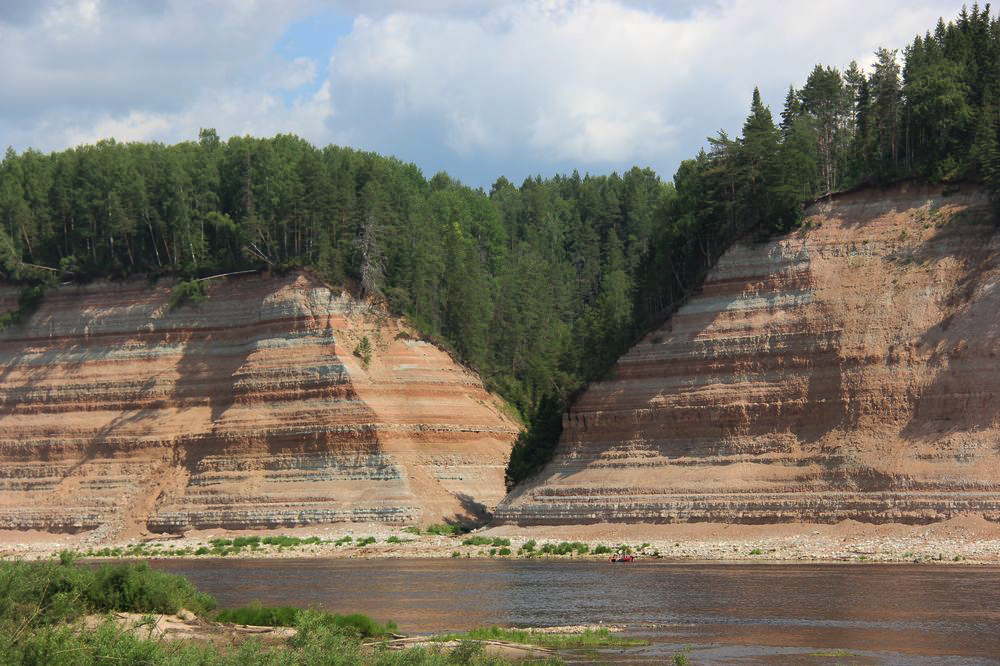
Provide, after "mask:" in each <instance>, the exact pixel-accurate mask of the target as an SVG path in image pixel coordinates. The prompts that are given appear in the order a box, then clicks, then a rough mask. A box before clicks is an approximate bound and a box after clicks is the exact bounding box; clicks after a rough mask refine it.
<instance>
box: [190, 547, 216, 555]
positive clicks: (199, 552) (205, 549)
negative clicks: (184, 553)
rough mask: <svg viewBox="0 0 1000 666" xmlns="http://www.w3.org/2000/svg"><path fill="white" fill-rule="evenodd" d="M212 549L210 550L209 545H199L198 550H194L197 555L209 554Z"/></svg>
mask: <svg viewBox="0 0 1000 666" xmlns="http://www.w3.org/2000/svg"><path fill="white" fill-rule="evenodd" d="M211 552H212V551H211V550H209V548H208V546H198V548H197V550H195V551H194V554H195V555H208V554H209V553H211Z"/></svg>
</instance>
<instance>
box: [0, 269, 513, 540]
mask: <svg viewBox="0 0 1000 666" xmlns="http://www.w3.org/2000/svg"><path fill="white" fill-rule="evenodd" d="M208 284H209V285H210V286H209V288H208V299H207V301H206V302H204V303H202V304H200V305H194V306H184V307H181V308H178V309H176V310H174V311H171V310H169V308H168V306H167V303H168V300H169V296H170V292H171V286H172V284H170V283H163V284H159V285H157V286H155V287H149V286H147V285H146V284H145V283H144V282H142V281H130V282H125V283H108V282H102V283H94V284H91V285H88V286H82V287H76V286H63V287H60V288H58V289H57V290H54V291H50V292H49V293H48V294H47V295H46V297H45V300H44V302H43V304H42V305H41V307H40V309H39V310H38V311H37V312H35V313H34V314H33V315H32V316H31V317H30V319H29V320H27V321H26V322H25V323H23V324H20V325H17V326H14V327H11V328H10V329H8V330H7V331H6V332H4V333H3V334H2V335H0V529H17V530H29V529H30V530H47V531H69V532H78V531H84V530H97V532H96V533H95V534H96V535H98V536H100V535H104V536H108V537H111V536H126V535H127V534H129V533H135V532H141V531H145V530H149V531H153V532H180V531H184V530H187V529H190V528H208V527H225V528H234V529H240V528H251V529H253V528H272V527H278V526H300V525H307V524H317V523H330V522H337V521H362V520H374V521H391V522H431V521H437V520H442V519H451V518H455V519H457V518H461V517H467V516H471V515H474V514H476V513H477V512H482V511H483V510H485V509H486V508H491V507H492V506H493V505H495V504H496V502H497V501H499V499H500V498H501V497H502V495H503V491H504V488H503V470H504V465H505V463H506V460H507V456H508V454H509V451H510V446H511V443H512V441H513V438H514V437H515V436H516V432H517V428H516V424H514V423H512V422H511V421H510V420H509V419H508V418H507V417H505V416H504V415H503V412H502V409H501V406H500V405H499V404H498V403H497V402H496V401H495V400H494V398H493V397H492V396H491V395H489V394H488V393H487V392H486V391H485V390H484V389H483V386H482V383H481V382H480V381H479V379H478V378H477V377H476V376H475V375H473V374H472V373H470V372H468V371H467V370H465V369H463V368H462V367H460V366H458V365H457V364H456V363H454V362H453V361H452V359H451V358H450V357H449V356H448V355H447V354H446V353H445V352H443V351H441V350H440V349H438V348H436V347H434V346H433V345H431V344H428V343H426V342H423V341H421V340H419V339H416V338H415V337H414V336H413V335H412V334H411V332H410V331H409V330H408V329H407V328H406V326H405V325H404V324H403V323H402V322H400V321H399V320H397V319H394V318H392V317H389V316H387V315H386V314H385V313H383V312H381V311H379V310H378V309H376V308H373V307H370V306H368V305H366V304H363V303H361V302H359V301H357V300H355V299H353V298H352V297H350V296H349V295H346V294H341V293H339V292H336V293H335V292H333V291H331V290H330V289H328V288H327V287H325V286H324V285H323V284H321V283H320V282H318V281H317V280H315V279H313V278H310V277H308V276H305V275H298V276H293V277H288V278H280V279H279V278H271V277H257V276H254V277H242V278H231V279H229V280H214V281H211V282H210V283H208ZM16 295H17V290H15V289H11V288H6V289H2V290H0V309H9V308H11V307H13V306H14V304H15V302H16ZM363 336H367V337H368V338H369V340H370V342H371V345H372V347H373V354H372V358H371V363H370V364H369V365H368V366H366V365H365V364H364V363H363V362H362V360H361V359H359V358H357V357H355V356H354V355H353V354H352V352H353V350H354V349H355V348H356V346H357V344H358V342H359V341H360V339H361V338H362V337H363Z"/></svg>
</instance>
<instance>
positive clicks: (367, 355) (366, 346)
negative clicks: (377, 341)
mask: <svg viewBox="0 0 1000 666" xmlns="http://www.w3.org/2000/svg"><path fill="white" fill-rule="evenodd" d="M354 355H355V356H357V357H358V358H360V359H361V362H362V363H364V365H365V367H366V368H367V367H368V366H369V365H370V364H371V362H372V343H371V342H370V341H369V340H368V336H367V335H366V336H364V337H362V338H361V342H359V343H358V346H357V347H355V348H354Z"/></svg>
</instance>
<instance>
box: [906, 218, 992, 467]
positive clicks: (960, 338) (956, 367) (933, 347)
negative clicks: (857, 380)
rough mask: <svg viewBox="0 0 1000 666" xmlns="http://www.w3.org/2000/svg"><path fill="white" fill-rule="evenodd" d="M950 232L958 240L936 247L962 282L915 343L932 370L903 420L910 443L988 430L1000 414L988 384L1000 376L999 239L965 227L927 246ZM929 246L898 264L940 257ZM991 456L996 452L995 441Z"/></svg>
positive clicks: (988, 230) (983, 228)
mask: <svg viewBox="0 0 1000 666" xmlns="http://www.w3.org/2000/svg"><path fill="white" fill-rule="evenodd" d="M956 234H961V235H962V236H964V238H963V239H962V240H964V241H965V242H952V243H947V242H942V243H939V245H941V246H943V247H944V249H946V250H948V253H947V254H948V255H950V256H951V257H953V258H955V259H958V260H959V261H960V262H961V266H962V268H961V274H960V275H961V276H960V277H959V278H958V280H956V282H955V284H954V286H953V288H952V289H951V291H950V292H949V293H948V294H945V295H944V299H943V306H944V307H943V309H944V311H945V312H946V313H947V314H946V315H945V317H944V318H943V319H942V320H941V321H940V322H938V323H937V324H935V325H934V326H931V327H930V328H928V329H927V330H926V331H925V332H924V334H923V335H921V336H920V337H919V338H918V339H917V340H916V342H915V343H914V345H915V346H916V347H917V349H918V350H919V351H924V353H927V354H928V356H927V359H926V367H927V368H928V369H929V370H934V371H935V372H934V378H933V380H932V381H931V382H930V383H929V384H927V385H925V386H924V388H923V389H921V390H919V392H918V393H917V394H916V395H915V397H914V398H913V402H912V412H911V418H910V421H909V422H908V423H907V424H906V426H905V427H904V428H903V430H902V431H901V433H900V435H901V436H902V437H903V439H905V440H909V441H930V440H935V439H941V438H946V437H948V436H949V435H952V434H955V433H960V432H973V431H976V430H980V429H982V428H984V427H991V426H993V427H995V426H996V423H997V420H998V415H1000V402H998V400H1000V396H998V394H997V392H996V384H995V378H996V377H997V376H998V375H1000V360H998V358H1000V316H998V313H1000V235H998V232H997V229H996V227H995V226H993V225H982V224H980V225H969V224H966V225H964V228H962V227H959V228H957V229H948V228H947V227H945V228H944V229H943V230H940V231H939V233H937V234H935V237H934V238H932V239H931V241H935V240H940V241H948V240H949V238H948V236H954V235H956ZM970 235H971V236H970ZM931 241H928V242H927V243H924V244H923V245H922V246H921V248H919V249H918V250H917V251H915V252H912V253H909V254H908V255H905V256H901V257H900V258H899V259H898V260H899V261H901V262H906V263H916V264H918V265H922V264H924V263H925V262H928V261H932V260H935V259H938V258H940V257H941V256H942V253H941V252H940V251H939V252H934V251H933V250H934V248H933V247H931V246H930V242H931ZM925 350H927V351H925ZM889 351H890V354H889V362H899V360H898V359H897V358H896V357H894V356H893V354H894V353H895V352H896V350H895V349H890V350H889ZM977 379H981V380H983V383H979V382H978V381H977ZM995 450H996V451H998V452H1000V443H997V444H996V445H995Z"/></svg>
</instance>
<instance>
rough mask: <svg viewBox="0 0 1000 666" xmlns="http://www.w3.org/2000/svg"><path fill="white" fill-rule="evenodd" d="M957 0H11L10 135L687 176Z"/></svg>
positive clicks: (41, 143)
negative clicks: (688, 169)
mask: <svg viewBox="0 0 1000 666" xmlns="http://www.w3.org/2000/svg"><path fill="white" fill-rule="evenodd" d="M961 6H962V2H961V0H958V1H945V0H874V1H873V0H813V1H810V2H798V1H795V0H781V1H777V0H706V1H704V2H694V1H691V0H677V1H674V2H668V1H665V0H664V1H662V2H658V1H655V0H647V1H640V0H614V1H612V0H595V1H581V2H571V1H568V0H538V1H524V2H488V1H486V0H466V1H460V0H368V1H363V0H329V1H326V2H323V1H320V0H273V1H265V0H198V1H196V0H189V1H183V0H144V1H143V2H131V1H127V0H0V144H2V145H3V146H12V147H13V148H14V149H15V150H17V151H19V152H20V151H23V150H25V149H27V148H29V147H31V148H34V149H36V150H41V151H45V152H48V151H52V150H62V149H64V148H67V147H70V146H75V145H79V144H82V143H93V142H95V141H98V140H100V139H105V138H110V137H114V138H115V139H117V140H119V141H160V142H164V143H174V142H177V141H184V140H193V139H196V138H197V136H198V131H199V129H200V128H203V127H214V128H215V129H216V130H217V131H218V132H219V135H220V136H222V137H223V138H227V137H229V136H233V135H244V134H251V135H254V136H272V135H274V134H277V133H293V134H297V135H299V136H302V137H304V138H305V139H307V140H309V141H311V142H312V143H313V144H315V145H317V146H323V145H326V144H330V143H335V144H339V145H348V146H351V147H354V148H357V149H361V150H371V151H376V152H378V153H382V154H384V155H394V156H396V157H398V158H400V159H402V160H404V161H407V162H414V163H416V164H417V166H418V167H420V169H421V170H422V171H423V173H424V175H425V176H427V177H430V176H432V175H433V174H435V173H437V172H439V171H447V172H448V173H449V174H450V175H451V176H453V177H455V178H457V179H459V180H461V181H462V182H464V183H466V184H468V185H472V186H473V187H484V188H486V189H488V188H489V186H490V184H491V183H493V182H494V181H495V180H496V179H497V178H498V177H499V176H506V177H507V178H508V179H510V180H511V181H513V182H515V183H520V182H521V181H522V180H523V179H524V178H526V177H530V176H534V175H541V176H543V177H547V176H551V175H554V174H556V173H569V172H572V171H573V170H574V169H577V170H579V171H580V172H581V173H586V172H589V173H593V174H598V173H602V174H603V173H609V172H611V171H619V172H621V171H623V170H626V169H628V168H630V167H631V166H633V165H639V166H641V167H646V166H649V167H652V168H653V169H654V170H655V171H656V172H657V173H658V174H660V176H661V177H663V178H665V179H669V178H671V177H672V175H673V173H674V172H675V171H676V169H677V166H678V165H679V164H680V162H681V160H683V159H686V158H689V157H693V156H694V155H695V154H696V153H697V152H698V150H699V149H700V148H702V147H703V146H704V145H705V143H706V141H705V137H707V136H709V135H715V134H716V133H717V132H718V131H719V130H720V129H722V130H725V131H727V132H729V133H730V134H731V135H734V134H738V133H739V131H740V128H741V126H742V124H743V120H744V118H745V117H746V115H747V112H748V110H749V105H750V97H751V94H752V91H753V88H754V86H759V87H760V90H761V94H762V96H763V98H764V101H765V103H767V104H768V105H769V106H770V107H771V109H772V112H773V113H774V115H775V117H777V116H778V114H779V113H780V111H781V106H782V104H783V101H784V97H785V93H786V91H787V90H788V86H789V84H792V85H795V86H796V87H798V86H801V85H802V83H803V82H804V81H805V78H806V76H807V75H808V74H809V71H810V70H811V69H812V67H813V66H814V65H815V64H817V63H822V64H824V65H832V66H837V67H845V66H846V65H847V64H848V63H849V62H850V61H851V60H857V61H858V62H859V63H860V64H862V65H868V64H870V63H871V62H872V60H873V53H874V51H875V49H876V48H878V47H880V46H884V47H887V48H900V49H902V48H903V47H905V46H906V44H908V43H909V42H911V41H912V39H913V37H914V36H915V35H916V34H923V33H924V32H925V31H927V30H929V29H931V30H932V29H933V27H934V25H935V23H936V22H937V19H938V17H941V16H943V17H944V18H945V19H946V20H948V19H951V18H954V17H955V16H957V14H958V12H959V10H960V9H961Z"/></svg>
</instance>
